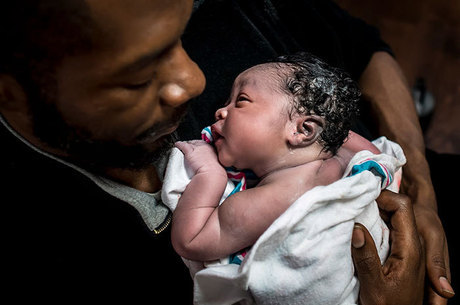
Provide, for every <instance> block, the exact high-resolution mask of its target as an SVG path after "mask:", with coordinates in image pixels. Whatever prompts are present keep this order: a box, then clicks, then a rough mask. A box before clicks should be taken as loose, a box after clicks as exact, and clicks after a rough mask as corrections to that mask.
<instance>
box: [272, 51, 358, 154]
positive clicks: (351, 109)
mask: <svg viewBox="0 0 460 305" xmlns="http://www.w3.org/2000/svg"><path fill="white" fill-rule="evenodd" d="M264 65H273V66H274V67H275V69H274V70H273V71H276V75H277V76H278V77H279V79H278V83H279V84H280V89H281V90H282V91H283V92H285V93H286V94H288V95H289V97H290V100H291V101H292V110H291V113H290V116H294V115H316V116H319V117H320V118H322V119H323V120H324V122H323V126H322V132H321V134H320V136H319V139H318V141H319V143H320V144H321V145H323V147H324V150H325V151H329V152H331V153H333V154H335V153H336V151H337V149H338V148H339V147H340V146H341V145H342V144H343V142H344V141H345V139H346V137H347V136H348V132H349V131H350V129H351V127H352V125H353V123H354V121H355V119H356V117H357V114H358V101H359V97H360V95H361V93H360V91H359V88H358V86H357V84H356V82H354V81H353V80H352V79H351V78H350V77H349V76H348V75H347V74H346V73H345V72H344V71H342V70H340V69H337V68H333V67H331V66H329V65H328V64H326V63H325V62H323V61H322V60H320V59H319V58H317V57H315V56H313V55H311V54H309V53H298V54H295V55H286V56H280V57H278V58H276V59H275V60H273V61H271V62H269V63H267V64H264Z"/></svg>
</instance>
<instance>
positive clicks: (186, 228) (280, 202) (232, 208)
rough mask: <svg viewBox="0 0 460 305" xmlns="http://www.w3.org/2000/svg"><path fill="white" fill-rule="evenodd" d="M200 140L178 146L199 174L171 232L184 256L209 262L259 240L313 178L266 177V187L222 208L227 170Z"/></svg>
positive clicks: (236, 197) (237, 196)
mask: <svg viewBox="0 0 460 305" xmlns="http://www.w3.org/2000/svg"><path fill="white" fill-rule="evenodd" d="M200 142H201V141H197V142H194V144H188V143H185V144H178V145H177V146H178V147H179V148H180V149H181V150H182V151H183V152H184V155H185V157H186V160H187V162H188V163H189V165H190V166H191V167H192V168H193V170H194V171H196V175H195V176H194V177H193V178H192V181H191V182H190V183H189V185H188V186H187V187H186V189H185V191H184V193H183V194H182V196H181V198H180V200H179V203H178V205H177V207H176V210H175V211H174V214H173V223H172V232H171V233H172V234H171V236H172V243H173V246H174V249H175V250H176V252H177V253H178V254H179V255H181V256H182V257H185V258H188V259H192V260H198V261H209V260H214V259H218V258H221V257H224V256H226V255H229V254H231V253H234V252H236V251H238V250H241V249H243V248H245V247H248V246H250V245H252V244H254V242H255V241H256V240H257V239H258V238H259V236H260V235H262V233H263V232H264V231H265V230H266V229H267V228H268V227H269V226H270V225H271V224H272V222H273V221H274V220H275V219H276V218H278V217H279V216H280V215H281V214H282V213H283V212H284V211H285V210H286V209H287V208H288V207H289V206H290V205H291V204H292V202H293V201H294V200H295V199H296V198H297V197H298V196H300V195H301V193H303V192H304V191H305V185H308V181H305V180H303V179H301V180H302V182H299V179H295V181H296V182H293V181H290V179H276V182H275V181H270V180H269V181H265V183H264V184H263V185H258V186H256V187H254V188H251V189H248V190H245V191H242V192H237V193H235V194H233V195H231V196H230V197H228V198H227V199H225V201H224V202H223V203H222V204H221V205H220V206H219V205H218V203H219V200H220V198H221V196H222V194H223V191H224V188H225V185H226V181H227V177H226V172H225V170H224V169H223V168H222V166H221V165H220V164H219V163H217V157H216V155H215V152H214V150H213V148H212V147H211V146H210V145H208V144H205V143H204V142H202V143H200ZM217 166H219V169H220V170H218V169H217V168H216V167H217ZM296 183H298V184H299V186H298V189H299V191H298V192H297V193H298V194H297V193H296V191H295V189H296V185H295V184H296ZM300 184H301V185H300ZM275 195H276V196H275Z"/></svg>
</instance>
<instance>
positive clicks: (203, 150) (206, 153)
mask: <svg viewBox="0 0 460 305" xmlns="http://www.w3.org/2000/svg"><path fill="white" fill-rule="evenodd" d="M176 146H177V147H178V148H179V149H180V150H181V151H182V152H183V153H184V156H185V160H186V163H187V165H188V166H189V167H190V168H191V170H192V171H193V172H194V176H193V177H192V179H191V181H190V183H189V184H188V185H187V187H186V189H185V191H184V193H183V194H182V196H181V198H180V199H179V203H178V205H177V207H176V209H175V211H174V213H173V221H172V233H171V238H172V243H173V246H174V248H175V249H176V251H177V252H178V253H179V254H181V255H182V253H181V250H180V249H181V248H182V247H183V245H187V244H189V243H191V242H192V241H193V240H194V239H195V237H196V236H198V235H199V234H200V232H201V231H202V229H203V227H204V226H205V224H206V223H207V222H208V220H209V218H210V217H211V215H212V214H213V212H214V211H215V210H216V208H217V206H218V205H219V201H220V198H221V197H222V194H223V193H224V190H225V186H226V184H227V174H226V172H225V169H224V168H223V167H222V165H220V163H219V162H218V160H217V155H216V153H215V151H214V148H213V147H212V146H211V145H209V144H207V143H205V142H204V141H200V140H197V141H190V142H178V143H176ZM217 229H218V228H217Z"/></svg>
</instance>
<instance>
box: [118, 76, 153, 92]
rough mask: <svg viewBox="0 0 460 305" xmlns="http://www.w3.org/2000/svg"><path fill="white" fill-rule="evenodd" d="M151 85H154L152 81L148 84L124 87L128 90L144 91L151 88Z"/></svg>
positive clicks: (147, 82)
mask: <svg viewBox="0 0 460 305" xmlns="http://www.w3.org/2000/svg"><path fill="white" fill-rule="evenodd" d="M151 83H152V80H151V79H150V80H148V81H146V82H143V83H139V84H126V85H124V87H125V88H126V89H128V90H142V89H145V88H147V87H148V86H150V84H151Z"/></svg>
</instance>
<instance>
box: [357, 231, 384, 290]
mask: <svg viewBox="0 0 460 305" xmlns="http://www.w3.org/2000/svg"><path fill="white" fill-rule="evenodd" d="M351 244H352V247H351V249H352V250H351V252H352V256H353V263H354V266H355V269H356V272H357V276H358V279H359V282H360V285H361V291H372V290H373V287H375V285H377V286H378V283H381V282H382V281H383V274H382V266H381V264H380V258H379V256H378V253H377V249H376V248H375V245H374V241H373V239H372V236H371V235H370V234H369V232H368V231H367V229H366V228H365V227H364V226H363V225H361V224H359V223H357V224H355V226H354V228H353V235H352V242H351ZM376 283H377V284H376ZM370 288H372V289H370Z"/></svg>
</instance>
